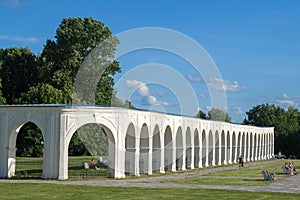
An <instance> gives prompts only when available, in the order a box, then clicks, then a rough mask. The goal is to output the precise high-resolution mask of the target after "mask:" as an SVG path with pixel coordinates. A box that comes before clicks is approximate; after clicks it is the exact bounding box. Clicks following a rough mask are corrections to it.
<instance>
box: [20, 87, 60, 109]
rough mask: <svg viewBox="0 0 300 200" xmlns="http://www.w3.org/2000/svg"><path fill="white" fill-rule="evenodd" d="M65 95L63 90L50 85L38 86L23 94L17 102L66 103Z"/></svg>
mask: <svg viewBox="0 0 300 200" xmlns="http://www.w3.org/2000/svg"><path fill="white" fill-rule="evenodd" d="M63 97H64V95H63V92H62V91H61V90H58V89H56V88H54V87H53V86H51V85H49V84H44V83H41V84H38V85H37V86H34V87H31V88H29V91H27V92H26V93H22V94H21V96H20V98H19V99H17V100H16V102H17V103H20V104H57V103H64V98H63Z"/></svg>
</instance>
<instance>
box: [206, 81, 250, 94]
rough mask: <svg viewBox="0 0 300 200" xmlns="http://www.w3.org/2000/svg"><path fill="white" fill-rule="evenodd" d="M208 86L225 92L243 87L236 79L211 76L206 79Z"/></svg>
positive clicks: (235, 90)
mask: <svg viewBox="0 0 300 200" xmlns="http://www.w3.org/2000/svg"><path fill="white" fill-rule="evenodd" d="M207 84H208V87H211V88H213V89H216V90H220V91H225V92H237V91H240V90H243V89H245V86H242V85H240V84H239V83H238V82H237V81H228V80H222V79H219V78H212V79H209V80H208V81H207Z"/></svg>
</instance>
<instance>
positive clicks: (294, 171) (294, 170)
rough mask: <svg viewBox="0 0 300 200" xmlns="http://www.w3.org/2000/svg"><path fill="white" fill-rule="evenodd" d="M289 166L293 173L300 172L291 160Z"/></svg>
mask: <svg viewBox="0 0 300 200" xmlns="http://www.w3.org/2000/svg"><path fill="white" fill-rule="evenodd" d="M288 167H289V168H290V170H291V172H293V174H298V172H297V169H296V168H295V167H294V165H293V163H292V162H289V164H288Z"/></svg>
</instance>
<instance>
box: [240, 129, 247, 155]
mask: <svg viewBox="0 0 300 200" xmlns="http://www.w3.org/2000/svg"><path fill="white" fill-rule="evenodd" d="M241 156H242V157H243V158H244V159H246V138H245V132H242V140H241Z"/></svg>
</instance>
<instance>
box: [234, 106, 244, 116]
mask: <svg viewBox="0 0 300 200" xmlns="http://www.w3.org/2000/svg"><path fill="white" fill-rule="evenodd" d="M233 112H234V114H237V115H242V114H245V112H244V111H242V109H241V108H240V107H235V108H234V110H233Z"/></svg>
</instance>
